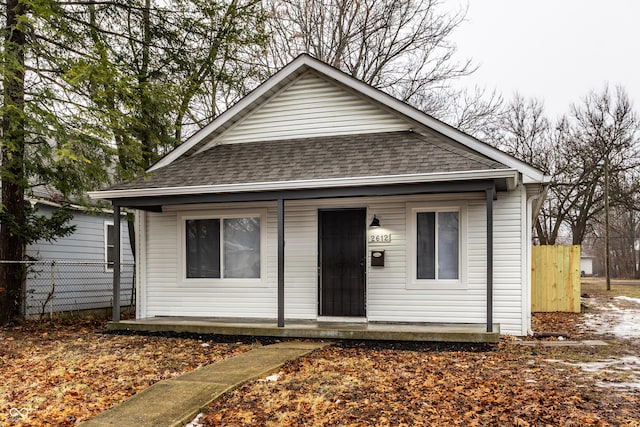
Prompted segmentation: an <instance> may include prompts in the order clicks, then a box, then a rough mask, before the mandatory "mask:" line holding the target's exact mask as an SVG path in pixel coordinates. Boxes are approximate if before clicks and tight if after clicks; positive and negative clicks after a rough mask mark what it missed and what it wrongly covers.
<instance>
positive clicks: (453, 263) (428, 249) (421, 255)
mask: <svg viewBox="0 0 640 427" xmlns="http://www.w3.org/2000/svg"><path fill="white" fill-rule="evenodd" d="M465 211H466V209H465V205H464V204H463V203H456V204H455V205H454V206H446V207H439V206H435V205H431V204H425V205H410V206H409V207H408V209H407V233H409V238H408V239H407V242H408V245H409V246H408V248H407V254H408V256H410V257H411V258H410V259H411V260H412V262H411V263H410V266H411V269H410V273H409V274H410V277H409V279H410V280H409V281H408V283H409V285H418V286H419V285H420V284H428V283H439V282H441V283H448V284H461V283H462V278H463V275H464V269H463V264H464V256H463V255H464V251H463V247H462V245H463V242H465V239H466V236H465V234H466V233H465V227H464V222H463V219H464V218H463V215H464V213H465Z"/></svg>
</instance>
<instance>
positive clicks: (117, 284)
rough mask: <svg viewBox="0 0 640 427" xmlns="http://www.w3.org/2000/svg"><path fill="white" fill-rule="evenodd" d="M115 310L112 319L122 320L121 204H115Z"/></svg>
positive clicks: (115, 320)
mask: <svg viewBox="0 0 640 427" xmlns="http://www.w3.org/2000/svg"><path fill="white" fill-rule="evenodd" d="M113 251H114V255H113V303H112V304H113V307H112V309H113V312H112V316H111V317H112V318H111V320H112V321H114V322H118V321H120V253H121V252H120V251H121V248H120V206H118V205H117V204H115V203H114V204H113Z"/></svg>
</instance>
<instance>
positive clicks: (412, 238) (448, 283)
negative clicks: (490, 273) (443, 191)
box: [406, 201, 468, 289]
mask: <svg viewBox="0 0 640 427" xmlns="http://www.w3.org/2000/svg"><path fill="white" fill-rule="evenodd" d="M467 211H468V209H467V202H466V201H442V202H418V203H407V204H406V215H407V252H406V253H407V281H406V288H407V289H433V288H444V289H466V288H467V246H468V245H467V217H468V215H467ZM419 212H458V221H459V227H460V229H459V232H458V269H459V274H458V279H455V280H454V279H418V278H417V271H418V262H417V244H418V227H417V214H418V213H419ZM436 244H437V242H436Z"/></svg>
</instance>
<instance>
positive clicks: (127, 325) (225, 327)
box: [107, 317, 500, 343]
mask: <svg viewBox="0 0 640 427" xmlns="http://www.w3.org/2000/svg"><path fill="white" fill-rule="evenodd" d="M107 328H108V329H109V330H111V331H141V332H142V331H144V332H191V333H197V334H219V335H250V336H261V337H281V338H316V339H332V340H336V339H344V340H384V341H425V342H467V343H497V342H498V340H499V339H500V325H497V324H494V325H493V331H494V332H487V331H486V325H485V324H467V323H382V322H363V323H356V322H353V323H349V322H319V321H312V320H287V321H285V326H284V328H279V327H278V326H277V323H276V321H275V320H274V319H229V318H213V317H153V318H147V319H134V320H121V321H119V322H109V324H108V325H107Z"/></svg>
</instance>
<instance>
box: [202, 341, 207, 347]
mask: <svg viewBox="0 0 640 427" xmlns="http://www.w3.org/2000/svg"><path fill="white" fill-rule="evenodd" d="M200 347H209V343H208V342H203V343H202V344H200Z"/></svg>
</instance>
